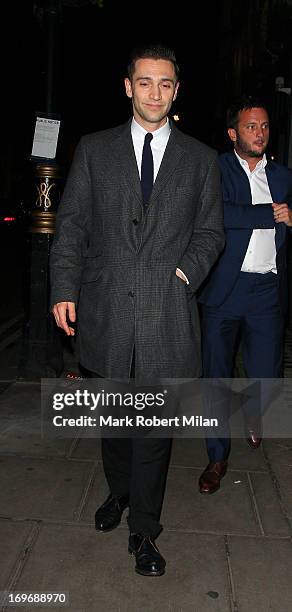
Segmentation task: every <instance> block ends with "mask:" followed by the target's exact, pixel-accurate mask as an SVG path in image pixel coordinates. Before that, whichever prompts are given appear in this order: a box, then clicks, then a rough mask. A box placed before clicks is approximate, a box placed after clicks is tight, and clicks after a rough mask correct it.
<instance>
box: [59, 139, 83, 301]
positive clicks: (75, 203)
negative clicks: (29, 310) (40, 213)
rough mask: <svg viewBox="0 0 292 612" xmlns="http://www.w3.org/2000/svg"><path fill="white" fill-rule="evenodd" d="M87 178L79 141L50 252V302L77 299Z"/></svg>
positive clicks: (81, 265)
mask: <svg viewBox="0 0 292 612" xmlns="http://www.w3.org/2000/svg"><path fill="white" fill-rule="evenodd" d="M89 217H90V181H89V173H88V166H87V162H86V156H85V151H84V146H83V142H82V140H81V141H80V143H79V145H78V146H77V148H76V151H75V155H74V159H73V163H72V166H71V169H70V172H69V175H68V179H67V182H66V186H65V189H64V193H63V196H62V199H61V203H60V205H59V209H58V212H57V219H56V231H55V236H54V240H53V244H52V248H51V254H50V280H51V295H50V304H51V306H53V305H54V304H56V303H58V302H75V303H76V302H77V301H78V296H79V290H80V283H81V274H82V269H83V262H82V252H83V250H84V246H85V245H86V243H87V239H88V226H89V222H90V221H89Z"/></svg>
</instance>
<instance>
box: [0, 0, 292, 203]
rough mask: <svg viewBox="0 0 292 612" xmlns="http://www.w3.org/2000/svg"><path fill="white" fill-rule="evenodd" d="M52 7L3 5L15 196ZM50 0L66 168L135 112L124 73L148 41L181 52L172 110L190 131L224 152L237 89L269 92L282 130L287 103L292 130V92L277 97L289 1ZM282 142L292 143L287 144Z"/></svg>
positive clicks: (290, 31) (285, 56)
mask: <svg viewBox="0 0 292 612" xmlns="http://www.w3.org/2000/svg"><path fill="white" fill-rule="evenodd" d="M49 4H50V3H49V2H46V1H45V0H37V1H30V0H25V1H23V2H20V1H19V2H13V0H11V2H9V3H8V2H6V3H3V4H2V9H1V11H2V14H3V15H2V20H1V21H2V35H1V39H2V58H3V59H4V62H3V68H4V74H2V98H5V110H4V113H3V115H2V139H4V146H2V147H1V149H2V155H1V157H2V159H1V175H2V176H1V190H2V192H3V191H4V193H2V196H5V195H8V194H9V192H10V191H11V189H12V183H13V181H14V179H15V178H17V174H18V173H19V175H21V174H22V172H23V170H24V166H25V161H26V160H27V159H28V158H29V155H30V152H31V145H32V138H33V130H34V113H35V111H44V110H45V105H46V102H45V96H46V90H45V89H46V88H45V79H46V70H47V67H46V61H47V59H46V58H47V39H46V29H45V24H44V10H43V9H44V6H46V5H49ZM52 4H53V5H54V6H56V5H59V7H60V13H59V17H58V22H59V35H58V36H57V38H58V40H59V49H58V57H57V62H56V63H55V66H54V87H53V96H52V105H53V109H52V110H53V111H54V112H56V113H59V114H60V115H61V119H62V130H61V135H60V139H59V149H58V161H60V162H61V163H62V164H63V165H64V167H67V165H68V163H69V161H70V159H71V157H72V153H73V150H74V146H75V144H76V142H77V141H78V139H79V137H80V135H82V134H85V133H87V132H90V131H95V130H99V129H103V128H106V127H111V126H113V125H118V124H119V123H120V122H123V121H125V120H126V119H127V118H128V117H129V115H130V112H131V106H130V104H129V100H128V99H127V98H126V96H125V94H124V88H123V77H124V76H125V71H126V65H127V58H128V54H129V50H130V49H131V48H132V47H133V46H134V45H136V44H137V43H140V42H141V41H149V40H154V41H155V40H162V41H163V42H166V43H169V44H170V45H171V46H173V47H174V48H175V50H176V52H177V57H178V61H179V64H180V65H181V90H180V93H179V96H178V99H177V102H176V105H175V106H174V107H173V111H175V112H178V113H179V114H180V117H181V123H180V125H181V128H182V129H184V130H185V131H187V132H189V133H190V134H192V135H194V136H196V137H197V138H199V139H201V140H203V141H204V142H206V143H208V144H210V145H211V146H214V147H215V148H217V149H219V150H220V149H222V148H224V146H226V145H227V141H226V140H225V137H224V133H225V125H224V118H225V109H226V105H227V104H228V101H229V99H230V98H231V97H232V96H233V95H235V94H238V93H241V92H242V91H252V90H253V91H255V90H259V91H261V92H263V93H264V95H265V96H266V98H268V101H269V102H272V106H273V108H272V111H273V112H274V113H276V115H277V117H276V119H277V123H276V124H277V130H279V127H280V126H279V116H278V115H279V108H276V107H277V106H279V105H280V106H281V107H285V108H284V113H283V109H282V110H281V112H282V115H281V118H280V119H281V123H282V124H285V122H286V125H283V131H284V132H287V131H288V122H289V110H290V108H289V107H290V106H291V96H288V95H287V94H282V96H281V95H279V94H278V97H280V98H281V100H280V99H279V100H275V77H276V76H279V75H281V76H283V77H284V78H285V87H288V86H291V65H292V26H291V24H292V4H291V2H289V1H287V0H274V1H273V0H236V1H235V0H233V1H232V0H213V1H212V0H208V1H205V2H202V3H198V2H196V1H194V0H188V2H186V1H184V0H180V1H179V2H176V3H167V2H153V1H152V0H149V1H148V2H139V0H137V1H136V2H131V1H126V0H124V1H123V2H122V1H120V2H119V1H118V0H116V1H115V0H103V2H98V0H60V2H59V3H58V2H55V1H53V2H52ZM282 98H283V99H282ZM273 140H275V135H274V136H273ZM2 142H3V140H2ZM283 146H284V147H285V146H286V148H287V143H283V142H282V149H283ZM274 153H275V152H274ZM283 154H284V152H283V151H282V155H283ZM282 161H284V160H282Z"/></svg>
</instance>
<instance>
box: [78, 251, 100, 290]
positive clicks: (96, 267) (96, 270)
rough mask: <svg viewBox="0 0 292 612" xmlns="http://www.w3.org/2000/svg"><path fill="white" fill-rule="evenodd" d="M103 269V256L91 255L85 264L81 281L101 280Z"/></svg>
mask: <svg viewBox="0 0 292 612" xmlns="http://www.w3.org/2000/svg"><path fill="white" fill-rule="evenodd" d="M102 271H103V260H102V257H101V256H98V257H91V258H90V259H88V261H87V262H86V264H85V265H84V268H83V271H82V278H81V283H82V284H86V283H92V282H94V281H97V280H99V278H100V277H101V274H102Z"/></svg>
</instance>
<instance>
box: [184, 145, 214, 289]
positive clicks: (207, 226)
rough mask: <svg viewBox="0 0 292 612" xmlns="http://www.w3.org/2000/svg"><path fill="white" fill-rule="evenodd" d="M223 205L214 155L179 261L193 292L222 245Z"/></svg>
mask: <svg viewBox="0 0 292 612" xmlns="http://www.w3.org/2000/svg"><path fill="white" fill-rule="evenodd" d="M224 243H225V240H224V228H223V208H222V196H221V185H220V173H219V166H218V162H217V157H215V158H213V156H212V159H211V162H210V163H209V167H208V170H207V172H206V174H205V177H204V180H203V185H202V189H201V194H200V200H199V202H198V203H197V214H196V216H195V220H194V228H193V233H192V237H191V240H190V242H189V245H188V248H187V250H186V252H185V253H184V255H183V257H182V259H181V260H180V261H179V262H178V264H177V267H178V268H180V269H181V270H182V271H183V272H184V274H185V275H186V277H187V278H188V281H189V283H190V288H191V289H192V290H193V291H196V290H197V289H198V288H199V287H200V285H201V283H202V282H203V280H204V279H205V278H206V276H207V275H208V273H209V271H210V269H211V267H212V266H213V264H214V263H215V262H216V260H217V258H218V255H219V254H220V252H221V251H222V249H223V247H224Z"/></svg>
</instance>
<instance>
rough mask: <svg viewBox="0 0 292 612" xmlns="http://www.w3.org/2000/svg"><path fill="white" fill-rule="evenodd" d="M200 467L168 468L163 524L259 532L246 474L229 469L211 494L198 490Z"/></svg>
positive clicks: (195, 529)
mask: <svg viewBox="0 0 292 612" xmlns="http://www.w3.org/2000/svg"><path fill="white" fill-rule="evenodd" d="M200 473H201V472H200V470H198V469H195V468H194V469H193V468H188V469H186V468H170V469H169V473H168V478H167V484H166V493H165V499H164V504H163V512H162V524H163V525H164V527H165V528H167V529H178V530H189V531H205V532H216V533H222V534H224V533H242V534H246V535H257V534H258V535H260V534H261V530H260V526H259V523H258V520H257V517H256V513H255V511H254V506H253V502H252V498H251V492H250V488H249V483H248V479H247V476H246V474H245V473H244V472H237V471H236V472H233V471H231V470H228V472H227V474H226V476H225V477H224V479H223V480H222V482H221V488H220V490H219V491H217V492H216V493H215V494H214V495H201V494H200V493H199V490H198V479H199V476H200Z"/></svg>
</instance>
